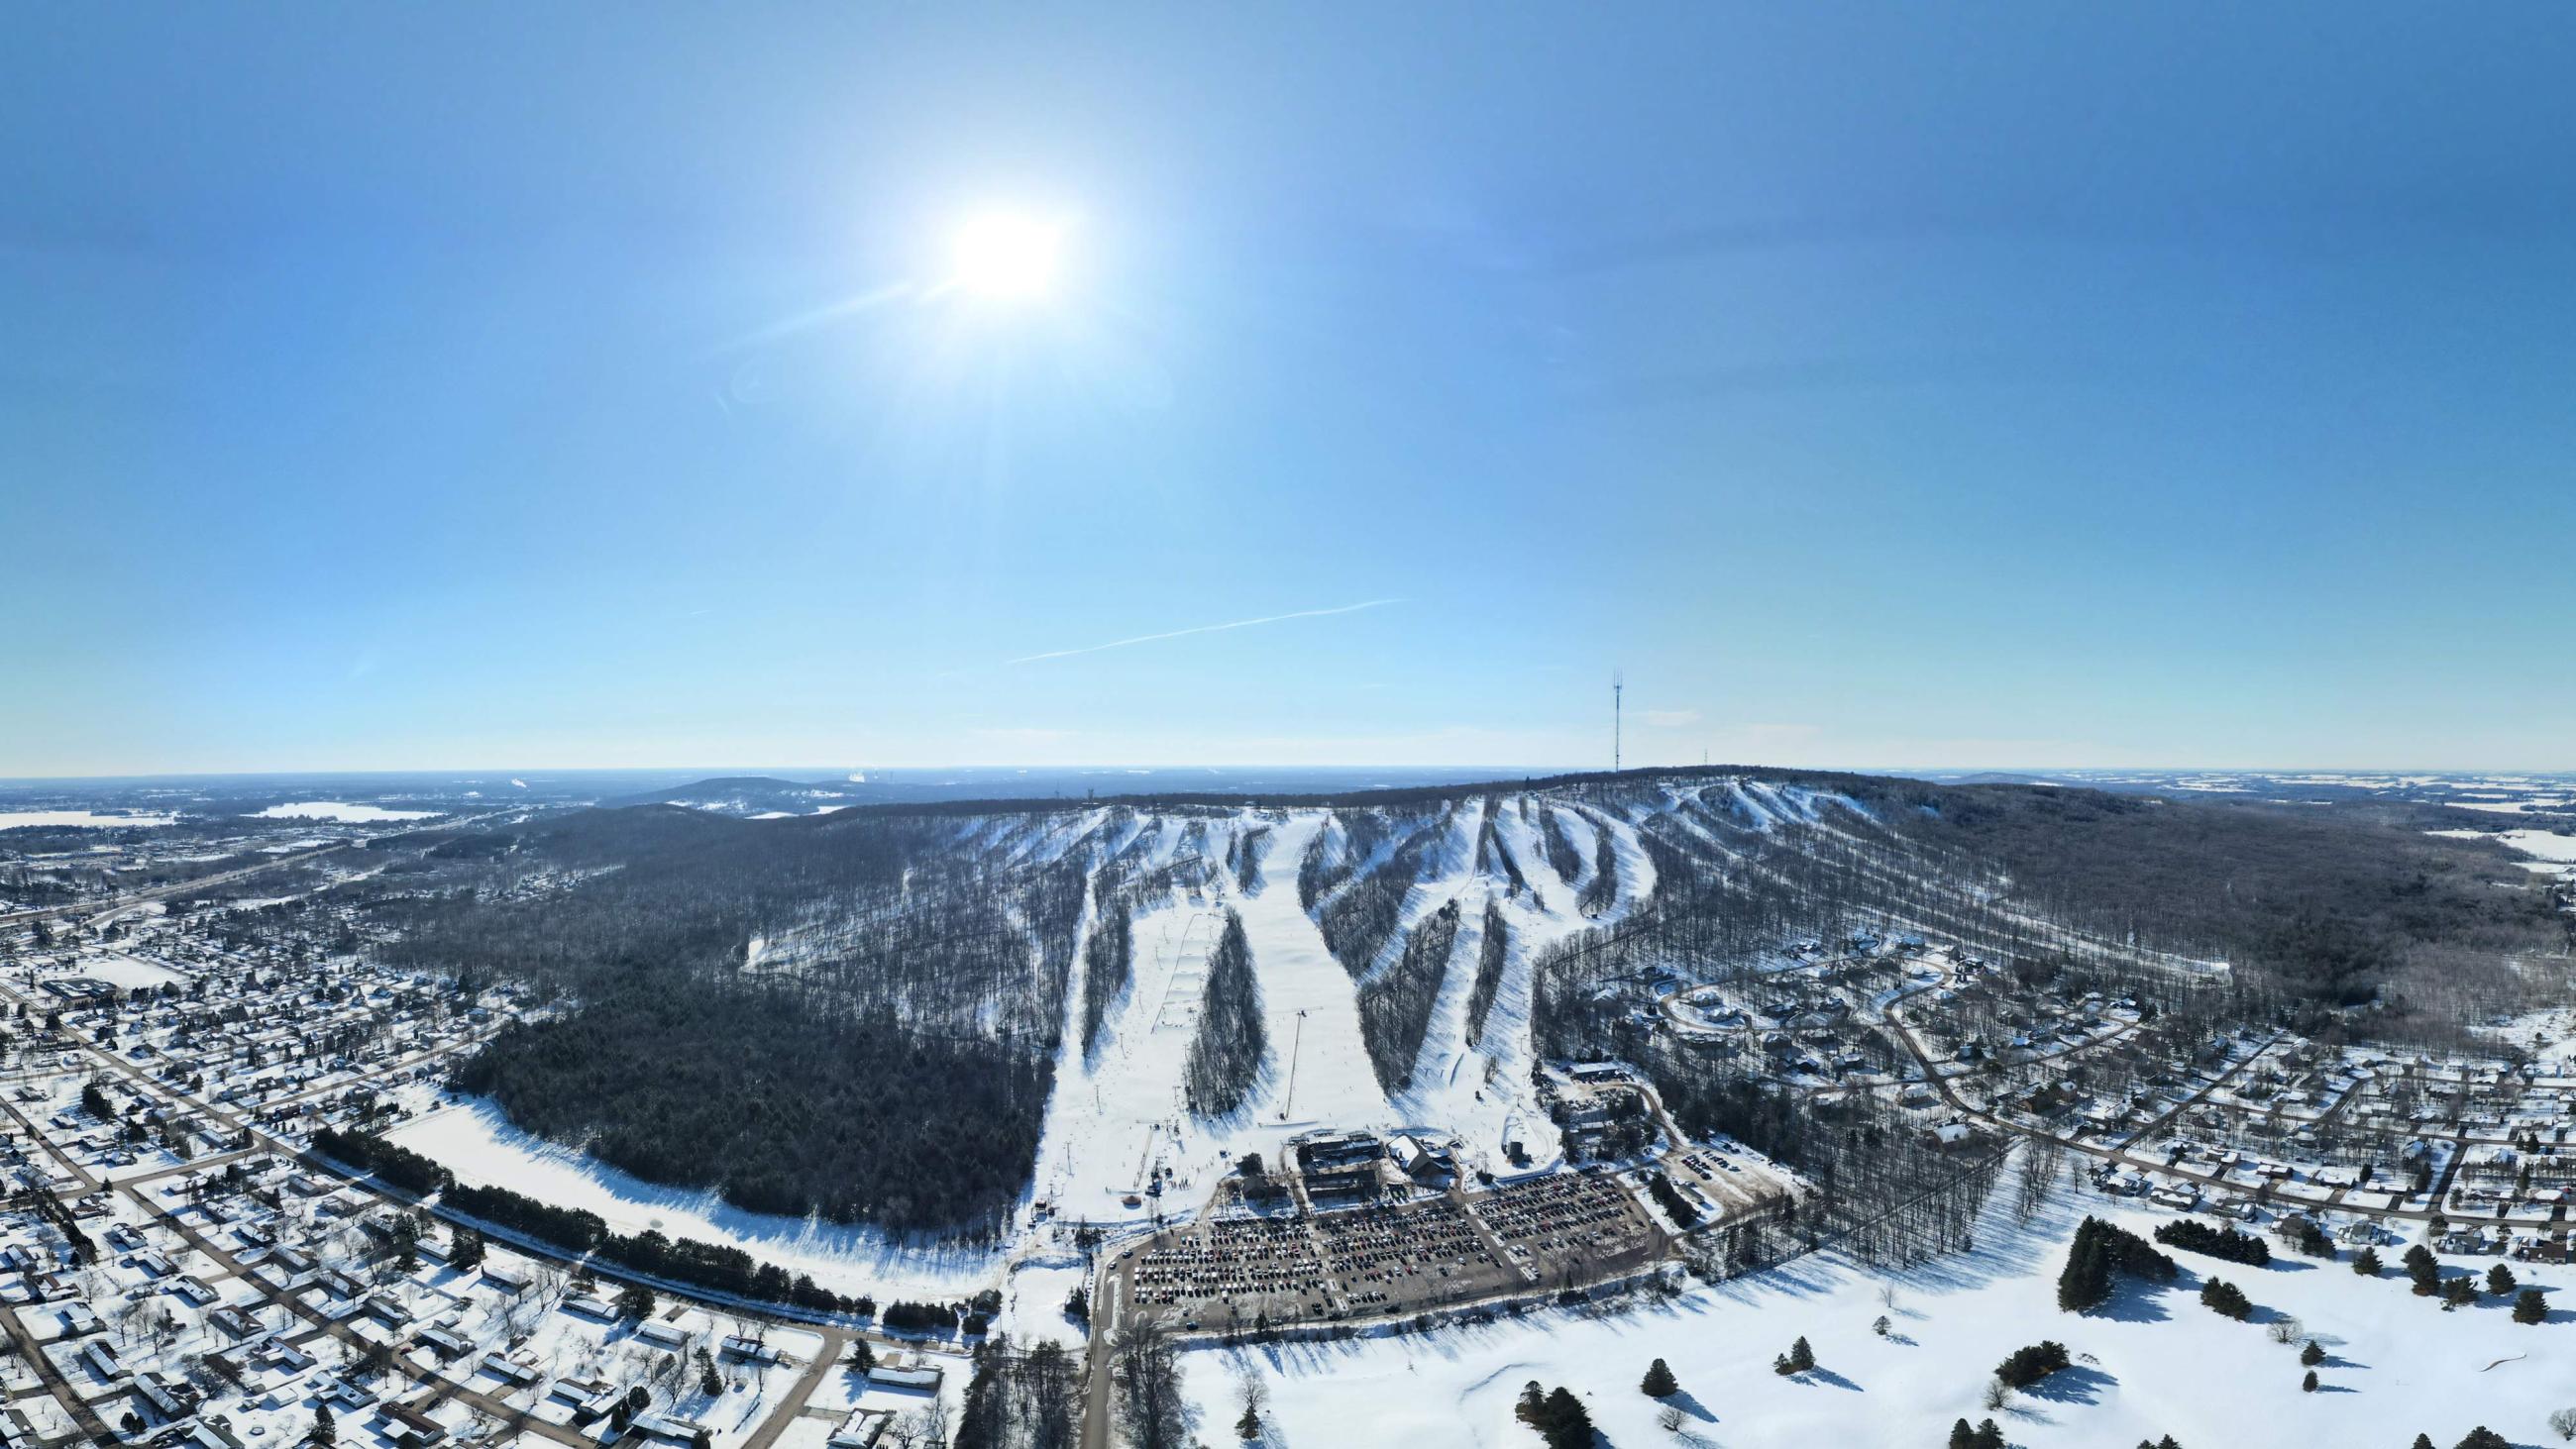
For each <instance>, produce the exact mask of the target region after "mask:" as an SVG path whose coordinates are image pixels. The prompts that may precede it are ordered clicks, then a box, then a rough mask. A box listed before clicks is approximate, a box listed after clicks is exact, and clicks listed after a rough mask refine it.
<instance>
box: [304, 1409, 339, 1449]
mask: <svg viewBox="0 0 2576 1449" xmlns="http://www.w3.org/2000/svg"><path fill="white" fill-rule="evenodd" d="M304 1442H305V1443H307V1444H319V1445H322V1446H323V1449H329V1446H331V1445H334V1444H337V1443H339V1442H340V1426H339V1424H338V1422H336V1421H335V1420H333V1419H332V1417H331V1406H330V1405H329V1404H323V1405H321V1406H319V1407H317V1408H315V1409H314V1411H313V1428H312V1430H311V1431H310V1432H309V1433H307V1434H306V1435H305V1436H304Z"/></svg>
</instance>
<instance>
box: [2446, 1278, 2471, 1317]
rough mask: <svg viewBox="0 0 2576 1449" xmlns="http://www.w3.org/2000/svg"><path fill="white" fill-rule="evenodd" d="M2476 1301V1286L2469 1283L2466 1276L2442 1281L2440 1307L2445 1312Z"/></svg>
mask: <svg viewBox="0 0 2576 1449" xmlns="http://www.w3.org/2000/svg"><path fill="white" fill-rule="evenodd" d="M2477 1301H2478V1285H2477V1284H2475V1283H2472V1282H2470V1281H2469V1275H2468V1274H2466V1273H2463V1274H2461V1275H2460V1276H2459V1277H2457V1278H2445V1279H2443V1280H2442V1307H2443V1308H2444V1309H2445V1310H2448V1309H2453V1308H2462V1307H2466V1306H2467V1305H2469V1304H2471V1303H2475V1302H2477Z"/></svg>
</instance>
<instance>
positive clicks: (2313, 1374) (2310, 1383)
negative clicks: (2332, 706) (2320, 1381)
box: [2299, 1369, 2317, 1394]
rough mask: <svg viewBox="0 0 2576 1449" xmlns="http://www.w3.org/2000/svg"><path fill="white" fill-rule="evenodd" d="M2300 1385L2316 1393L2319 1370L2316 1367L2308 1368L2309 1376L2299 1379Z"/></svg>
mask: <svg viewBox="0 0 2576 1449" xmlns="http://www.w3.org/2000/svg"><path fill="white" fill-rule="evenodd" d="M2299 1387H2300V1388H2301V1389H2304V1390H2306V1391H2307V1392H2309V1393H2311V1394H2313V1393H2315V1392H2316V1391H2317V1371H2316V1370H2315V1369H2310V1370H2308V1376H2307V1377H2306V1378H2303V1379H2301V1380H2299Z"/></svg>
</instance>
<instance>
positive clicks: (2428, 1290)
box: [2404, 1243, 2442, 1298]
mask: <svg viewBox="0 0 2576 1449" xmlns="http://www.w3.org/2000/svg"><path fill="white" fill-rule="evenodd" d="M2404 1261H2405V1264H2406V1276H2407V1277H2408V1278H2411V1279H2413V1280H2414V1283H2415V1296H2416V1297H2418V1298H2430V1297H2432V1296H2433V1295H2434V1294H2436V1293H2438V1292H2440V1291H2441V1290H2442V1265H2441V1263H2440V1261H2439V1260H2437V1259H2435V1258H2434V1256H2433V1250H2432V1249H2430V1248H2427V1247H2425V1246H2424V1245H2423V1244H2422V1243H2417V1244H2416V1245H2415V1246H2413V1247H2411V1248H2408V1249H2407V1250H2406V1257H2405V1260H2404Z"/></svg>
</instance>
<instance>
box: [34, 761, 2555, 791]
mask: <svg viewBox="0 0 2576 1449" xmlns="http://www.w3.org/2000/svg"><path fill="white" fill-rule="evenodd" d="M1739 769H1743V770H1784V771H1798V770H1811V771H1815V772H1818V773H1822V774H1846V775H1886V776H1899V777H1913V776H1938V775H2030V776H2050V775H2083V774H2096V775H2191V774H2207V775H2274V776H2277V775H2292V774H2312V775H2320V776H2407V777H2419V776H2420V777H2429V778H2459V777H2470V776H2488V777H2514V778H2528V779H2576V769H2541V768H2517V767H2503V768H2490V767H2484V766H2475V767H2460V766H2438V765H2057V766H2011V765H1927V764H1913V765H1844V764H1820V763H1809V762H1795V763H1791V762H1778V761H1767V760H1710V761H1707V762H1705V763H1702V762H1698V761H1670V762H1656V763H1651V764H1630V765H1622V766H1621V767H1619V768H1618V769H1617V770H1615V771H1614V770H1613V769H1611V768H1610V767H1609V766H1606V765H1562V764H1552V765H1542V764H1466V765H1426V764H1414V763H1400V762H1387V761H1373V762H1367V763H1357V764H1314V763H1291V764H1281V763H1265V762H1249V763H1236V764H1180V765H1173V764H1150V765H1148V764H1118V763H1111V764H1080V765H1014V764H942V765H571V766H561V765H478V766H464V767H457V768H438V767H430V768H406V767H382V768H358V769H290V770H195V771H188V770H179V771H143V772H135V773H124V774H94V775H0V787H19V786H35V785H79V784H116V783H132V784H149V783H160V782H169V783H184V782H192V781H263V780H276V781H288V780H364V779H406V778H409V779H438V780H477V779H481V778H483V777H487V776H512V775H516V776H524V777H536V778H543V779H563V778H567V777H575V776H656V777H672V778H677V779H681V780H683V781H686V782H691V783H694V782H697V781H703V780H720V779H774V780H780V781H783V782H786V783H790V784H808V785H810V784H833V783H870V782H872V780H871V781H857V780H853V779H852V778H851V777H852V776H856V775H866V776H870V777H874V776H877V775H933V774H939V773H943V772H959V773H967V774H995V775H1010V774H1017V775H1093V774H1098V775H1139V774H1191V773H1196V774H1239V773H1245V772H1254V771H1277V772H1281V773H1295V774H1313V775H1348V774H1355V773H1365V772H1369V771H1390V772H1409V773H1416V774H1436V775H1453V776H1460V777H1464V778H1468V779H1475V780H1481V779H1493V780H1498V781H1499V780H1506V779H1512V778H1537V777H1542V776H1548V777H1554V776H1577V775H1605V776H1606V775H1612V774H1628V775H1635V774H1655V773H1670V772H1678V771H1696V770H1712V771H1722V770H1739Z"/></svg>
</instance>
